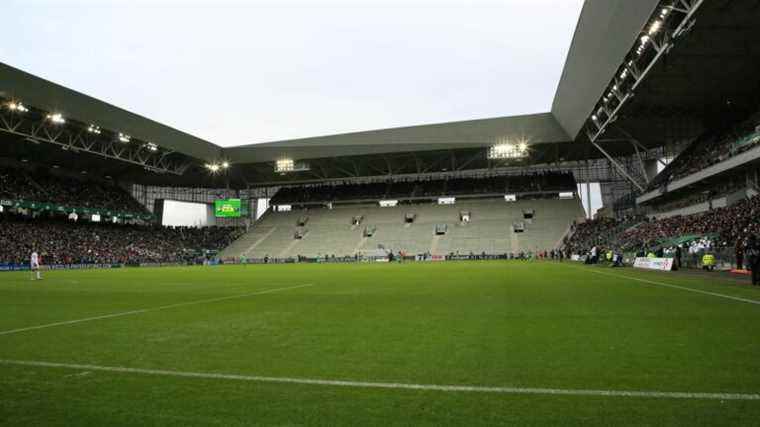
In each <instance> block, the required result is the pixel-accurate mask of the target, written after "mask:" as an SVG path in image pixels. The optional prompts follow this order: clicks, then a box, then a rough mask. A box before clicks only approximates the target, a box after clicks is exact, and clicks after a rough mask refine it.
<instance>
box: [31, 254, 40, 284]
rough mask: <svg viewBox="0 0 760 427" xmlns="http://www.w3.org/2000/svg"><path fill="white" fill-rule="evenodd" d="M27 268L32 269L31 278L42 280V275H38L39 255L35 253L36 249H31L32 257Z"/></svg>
mask: <svg viewBox="0 0 760 427" xmlns="http://www.w3.org/2000/svg"><path fill="white" fill-rule="evenodd" d="M29 268H30V269H31V270H32V280H35V276H37V277H36V280H42V276H41V275H40V256H39V255H38V254H37V251H32V257H31V259H30V260H29Z"/></svg>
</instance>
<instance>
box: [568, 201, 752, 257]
mask: <svg viewBox="0 0 760 427" xmlns="http://www.w3.org/2000/svg"><path fill="white" fill-rule="evenodd" d="M621 224H623V226H624V228H623V229H621ZM758 233H760V196H755V197H752V198H747V199H744V200H742V201H740V202H738V203H736V204H734V205H732V206H729V207H725V208H717V209H711V210H708V211H706V212H702V213H698V214H693V215H684V216H681V215H678V216H672V217H669V218H663V219H659V220H657V219H654V218H649V219H645V220H644V221H643V222H640V223H639V224H638V225H635V226H633V225H631V224H626V223H625V221H616V220H609V219H600V220H594V221H588V222H586V223H583V224H578V225H577V227H576V229H575V233H574V234H573V235H572V237H571V238H570V239H568V241H566V242H565V243H566V247H567V248H568V249H569V250H570V251H572V252H574V253H585V252H586V251H588V250H590V248H591V247H593V246H599V247H604V248H615V249H617V250H622V251H631V252H645V253H648V252H649V251H650V250H655V249H658V248H660V247H661V246H662V242H663V241H666V240H667V239H673V238H678V237H682V236H714V237H711V238H709V239H703V238H700V239H696V240H695V242H697V243H698V244H701V245H702V247H703V248H704V247H709V248H711V249H713V248H731V247H733V246H734V245H735V244H736V242H737V240H742V239H745V238H746V237H747V236H750V235H758Z"/></svg>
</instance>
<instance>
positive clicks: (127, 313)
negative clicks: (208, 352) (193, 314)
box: [0, 283, 314, 335]
mask: <svg viewBox="0 0 760 427" xmlns="http://www.w3.org/2000/svg"><path fill="white" fill-rule="evenodd" d="M307 286H314V284H313V283H307V284H305V285H298V286H288V287H285V288H274V289H267V290H264V291H258V292H251V293H247V294H242V295H230V296H226V297H218V298H208V299H202V300H196V301H188V302H180V303H177V304H169V305H162V306H160V307H153V308H143V309H140V310H131V311H123V312H121V313H112V314H104V315H102V316H94V317H87V318H84V319H76V320H66V321H63V322H55V323H47V324H44V325H37V326H29V327H26V328H18V329H11V330H8V331H0V335H11V334H17V333H19V332H26V331H35V330H37V329H45V328H52V327H55V326H66V325H74V324H77V323H84V322H92V321H94V320H103V319H112V318H114V317H123V316H131V315H133V314H142V313H149V312H152V311H161V310H167V309H170V308H177V307H185V306H188V305H197V304H205V303H210V302H218V301H225V300H231V299H238V298H247V297H252V296H255V295H263V294H269V293H272V292H279V291H286V290H288V289H298V288H305V287H307Z"/></svg>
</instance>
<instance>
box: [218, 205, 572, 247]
mask: <svg viewBox="0 0 760 427" xmlns="http://www.w3.org/2000/svg"><path fill="white" fill-rule="evenodd" d="M526 210H533V211H535V216H534V217H533V218H530V219H526V218H525V215H524V211H526ZM462 211H466V212H468V213H469V220H468V221H462V217H461V212H462ZM408 214H413V215H414V217H415V219H414V221H413V222H406V221H405V217H406V216H407V215H408ZM305 215H308V217H309V221H308V225H307V226H306V227H299V226H298V220H299V218H302V217H303V216H305ZM582 216H583V209H582V207H581V205H580V202H579V200H578V199H577V198H572V199H568V200H559V199H557V198H556V194H555V197H554V198H543V199H542V198H536V199H521V200H518V201H517V202H514V203H507V202H505V201H504V198H503V197H502V198H482V199H463V200H461V201H457V202H456V204H451V205H439V204H437V203H435V202H432V201H428V202H425V203H413V204H412V203H405V204H399V205H398V206H395V207H380V206H378V205H377V204H376V203H375V204H359V205H355V204H351V205H337V206H335V207H334V208H332V209H328V208H325V207H323V206H317V207H311V208H304V209H298V210H293V211H290V212H269V213H267V214H266V215H265V216H264V217H263V218H262V219H260V220H259V221H258V222H257V224H256V225H254V226H253V227H252V229H251V231H250V232H249V233H247V234H245V235H244V236H242V237H241V238H240V239H239V240H238V241H236V242H234V243H233V244H232V245H231V246H230V247H228V248H227V249H225V250H224V251H223V252H222V253H221V254H220V256H221V257H223V258H237V257H240V256H245V257H255V258H263V257H266V256H269V257H273V258H288V257H298V256H302V257H321V256H325V255H328V256H333V255H335V256H339V257H344V256H354V255H357V254H362V255H365V254H368V253H371V252H375V251H377V250H378V249H380V250H385V251H393V252H394V253H398V252H403V253H407V254H411V255H415V254H433V255H447V254H451V253H461V254H465V253H470V252H472V253H477V254H480V253H486V254H506V253H518V252H523V251H526V252H527V251H534V252H535V251H539V250H551V249H554V248H555V247H556V246H557V244H558V243H559V242H560V241H561V239H562V237H563V236H564V235H565V233H566V232H567V231H568V228H569V226H570V224H571V223H572V222H573V221H575V220H577V219H578V218H579V217H582ZM356 217H361V218H362V221H361V223H360V224H355V223H354V218H356ZM516 221H519V222H524V223H526V224H525V232H523V233H515V232H514V231H513V223H514V222H516ZM441 226H444V227H443V228H445V229H446V232H445V233H444V234H437V233H436V229H437V228H440V227H441ZM299 228H304V229H305V230H306V231H305V234H304V236H303V238H302V239H295V238H294V233H295V232H296V230H298V229H299ZM368 228H369V229H372V230H374V232H373V233H372V236H369V237H368V236H366V233H365V230H366V229H368ZM518 234H519V235H518Z"/></svg>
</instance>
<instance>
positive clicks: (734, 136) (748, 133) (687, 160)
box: [649, 112, 760, 190]
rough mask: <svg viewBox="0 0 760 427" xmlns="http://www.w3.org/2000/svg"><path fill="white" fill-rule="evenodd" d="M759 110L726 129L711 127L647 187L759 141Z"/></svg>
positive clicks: (734, 154)
mask: <svg viewBox="0 0 760 427" xmlns="http://www.w3.org/2000/svg"><path fill="white" fill-rule="evenodd" d="M758 124H760V112H758V113H755V114H754V115H752V116H751V117H750V118H749V119H747V120H745V121H743V122H741V123H740V124H738V125H736V126H733V127H731V128H730V129H728V130H725V131H715V130H711V131H708V132H706V133H705V134H703V135H702V136H701V137H699V138H697V139H695V140H694V141H693V142H692V143H691V144H690V145H689V146H688V147H687V148H686V149H684V151H683V152H681V154H680V155H679V156H678V157H676V158H675V159H674V160H673V161H672V162H671V163H670V164H669V165H668V166H667V167H665V169H664V170H663V171H662V172H661V173H659V174H658V175H657V177H656V178H655V179H654V180H652V182H651V183H650V185H649V190H653V189H655V188H658V187H661V186H663V185H666V184H667V183H669V182H671V181H674V180H677V179H679V178H683V177H685V176H688V175H691V174H694V173H697V172H699V171H702V170H704V169H706V168H708V167H710V166H712V165H715V164H718V163H721V162H723V161H725V160H728V159H730V158H732V157H735V156H737V155H739V154H742V153H744V152H747V151H749V150H751V149H753V148H755V147H757V146H758V145H759V144H760V130H759V129H758V127H759V126H758Z"/></svg>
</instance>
